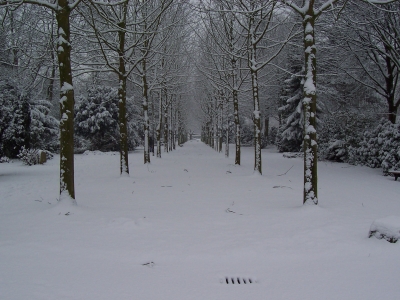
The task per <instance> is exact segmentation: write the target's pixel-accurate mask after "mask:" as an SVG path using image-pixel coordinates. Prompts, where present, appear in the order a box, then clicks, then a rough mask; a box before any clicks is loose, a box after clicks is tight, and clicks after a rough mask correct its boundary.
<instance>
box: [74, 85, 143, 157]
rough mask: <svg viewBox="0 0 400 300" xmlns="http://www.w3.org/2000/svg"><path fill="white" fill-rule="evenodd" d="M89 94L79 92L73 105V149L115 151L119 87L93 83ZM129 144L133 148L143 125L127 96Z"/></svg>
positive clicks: (116, 144) (139, 139)
mask: <svg viewBox="0 0 400 300" xmlns="http://www.w3.org/2000/svg"><path fill="white" fill-rule="evenodd" d="M87 93H88V96H87V97H85V96H78V97H77V101H76V105H75V134H76V135H75V141H74V142H75V151H76V152H80V153H82V152H84V151H85V150H101V151H118V150H119V126H118V91H117V89H115V88H112V87H107V86H97V85H95V86H92V87H90V88H89V89H88V91H87ZM126 117H127V127H128V147H129V149H130V150H131V149H134V148H135V147H136V146H138V144H139V143H140V141H141V140H142V138H141V132H143V129H142V127H143V126H141V124H143V123H142V122H141V121H142V118H141V117H140V110H139V109H138V107H137V106H135V105H134V104H133V101H132V99H128V100H127V116H126Z"/></svg>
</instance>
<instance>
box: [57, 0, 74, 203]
mask: <svg viewBox="0 0 400 300" xmlns="http://www.w3.org/2000/svg"><path fill="white" fill-rule="evenodd" d="M58 5H59V9H58V10H57V11H56V19H57V27H58V28H57V29H58V30H57V34H58V44H57V57H58V68H59V72H60V116H61V120H60V200H62V199H63V198H64V197H65V196H66V197H70V198H71V199H72V202H73V204H76V201H75V184H74V89H73V86H72V71H71V44H70V23H69V21H70V20H69V17H70V13H71V11H70V9H69V6H68V0H59V1H58Z"/></svg>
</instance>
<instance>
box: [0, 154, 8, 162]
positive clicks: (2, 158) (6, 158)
mask: <svg viewBox="0 0 400 300" xmlns="http://www.w3.org/2000/svg"><path fill="white" fill-rule="evenodd" d="M9 162H10V159H9V158H8V157H7V156H3V157H0V164H1V163H9Z"/></svg>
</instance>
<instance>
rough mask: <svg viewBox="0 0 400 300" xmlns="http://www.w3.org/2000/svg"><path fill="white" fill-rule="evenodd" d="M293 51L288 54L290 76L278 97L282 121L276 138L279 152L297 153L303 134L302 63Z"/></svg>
mask: <svg viewBox="0 0 400 300" xmlns="http://www.w3.org/2000/svg"><path fill="white" fill-rule="evenodd" d="M297 52H300V51H296V50H295V49H291V51H290V52H289V53H290V54H289V57H288V61H289V63H288V64H289V72H290V73H291V75H290V76H289V78H287V79H286V80H285V81H284V82H283V87H282V91H281V95H280V103H281V104H282V106H281V107H279V108H278V110H279V113H280V114H281V118H282V120H283V122H282V124H281V126H280V128H279V134H280V136H279V137H278V140H279V143H278V145H277V146H278V150H279V152H297V151H300V150H301V144H302V141H303V132H304V120H303V117H304V116H303V111H302V102H301V100H302V98H303V80H302V78H303V73H304V68H303V62H302V57H301V56H300V54H299V53H297Z"/></svg>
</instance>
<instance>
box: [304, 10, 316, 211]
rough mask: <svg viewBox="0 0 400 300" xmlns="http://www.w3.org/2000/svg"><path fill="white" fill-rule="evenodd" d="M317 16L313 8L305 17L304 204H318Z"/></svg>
mask: <svg viewBox="0 0 400 300" xmlns="http://www.w3.org/2000/svg"><path fill="white" fill-rule="evenodd" d="M314 22H315V15H314V12H313V6H311V5H310V9H309V11H308V12H307V13H306V14H305V15H304V18H303V27H304V54H305V83H304V99H303V113H304V142H303V145H304V197H303V203H311V204H318V193H317V191H318V189H317V182H318V181H317V179H318V177H317V158H318V156H317V132H316V112H317V95H316V52H317V51H316V46H315V36H314Z"/></svg>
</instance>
